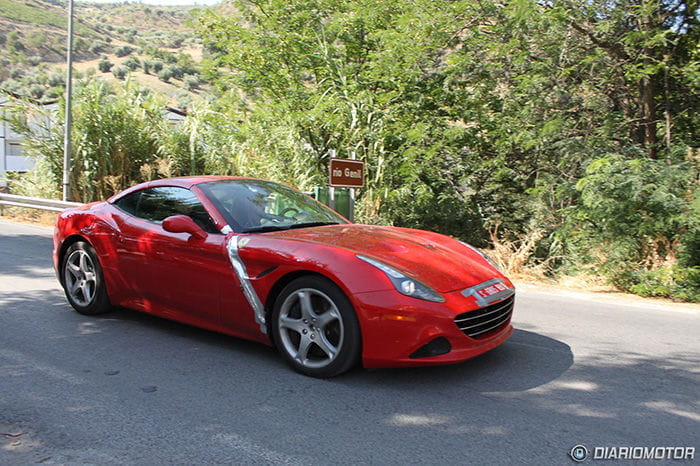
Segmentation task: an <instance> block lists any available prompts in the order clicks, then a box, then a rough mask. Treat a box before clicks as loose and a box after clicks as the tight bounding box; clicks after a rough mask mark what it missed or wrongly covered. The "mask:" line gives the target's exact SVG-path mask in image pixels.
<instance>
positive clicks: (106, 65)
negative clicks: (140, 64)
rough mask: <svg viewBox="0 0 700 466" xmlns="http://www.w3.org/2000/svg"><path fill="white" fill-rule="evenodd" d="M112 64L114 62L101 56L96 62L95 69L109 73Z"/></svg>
mask: <svg viewBox="0 0 700 466" xmlns="http://www.w3.org/2000/svg"><path fill="white" fill-rule="evenodd" d="M113 66H114V63H112V62H111V61H109V60H107V59H106V58H103V59H102V60H100V61H99V62H98V63H97V69H99V70H100V71H102V72H103V73H109V71H110V70H111V69H112V67H113Z"/></svg>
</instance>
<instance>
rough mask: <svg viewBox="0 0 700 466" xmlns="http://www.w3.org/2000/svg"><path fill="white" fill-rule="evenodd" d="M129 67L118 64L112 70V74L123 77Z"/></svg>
mask: <svg viewBox="0 0 700 466" xmlns="http://www.w3.org/2000/svg"><path fill="white" fill-rule="evenodd" d="M129 71H130V70H129V68H128V67H126V66H124V65H119V66H117V67H116V68H114V69H113V70H112V74H113V75H114V77H115V78H117V79H124V78H126V75H127V74H129Z"/></svg>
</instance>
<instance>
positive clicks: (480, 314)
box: [455, 295, 515, 340]
mask: <svg viewBox="0 0 700 466" xmlns="http://www.w3.org/2000/svg"><path fill="white" fill-rule="evenodd" d="M514 304H515V295H513V296H511V297H509V298H507V299H504V300H503V301H500V302H498V303H495V304H492V305H490V306H486V307H482V308H481V309H477V310H475V311H469V312H464V313H462V314H459V315H458V316H457V317H455V323H456V324H457V327H459V329H460V330H461V331H462V332H464V334H465V335H467V336H468V337H471V338H475V339H477V340H478V339H479V338H485V337H487V336H488V335H489V333H490V332H492V331H494V330H499V329H500V328H503V327H505V326H506V325H508V322H510V318H511V316H512V314H513V305H514Z"/></svg>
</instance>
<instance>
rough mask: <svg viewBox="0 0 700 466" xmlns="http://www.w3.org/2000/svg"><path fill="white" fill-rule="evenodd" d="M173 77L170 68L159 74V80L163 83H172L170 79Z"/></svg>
mask: <svg viewBox="0 0 700 466" xmlns="http://www.w3.org/2000/svg"><path fill="white" fill-rule="evenodd" d="M172 77H173V73H172V71H170V69H169V68H165V69H162V70H160V71H159V72H158V79H160V80H161V81H163V82H166V83H167V82H168V81H170V78H172Z"/></svg>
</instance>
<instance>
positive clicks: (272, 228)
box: [243, 225, 289, 233]
mask: <svg viewBox="0 0 700 466" xmlns="http://www.w3.org/2000/svg"><path fill="white" fill-rule="evenodd" d="M282 230H289V225H263V226H261V227H253V228H248V229H245V230H243V233H257V232H261V231H282Z"/></svg>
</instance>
